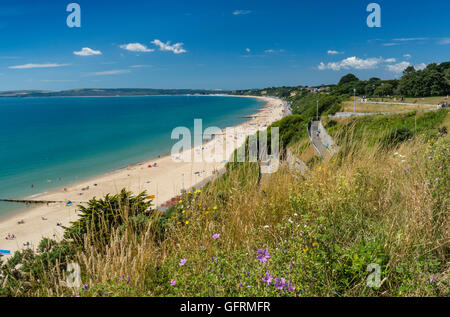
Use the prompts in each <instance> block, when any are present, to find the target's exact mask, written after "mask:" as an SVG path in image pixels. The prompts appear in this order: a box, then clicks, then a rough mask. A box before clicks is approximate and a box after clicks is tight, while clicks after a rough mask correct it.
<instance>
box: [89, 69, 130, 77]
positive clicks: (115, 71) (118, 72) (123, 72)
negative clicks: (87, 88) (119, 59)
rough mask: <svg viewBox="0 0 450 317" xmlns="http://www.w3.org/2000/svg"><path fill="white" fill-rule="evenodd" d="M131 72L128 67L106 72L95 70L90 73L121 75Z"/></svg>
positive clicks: (96, 74) (95, 74) (94, 74)
mask: <svg viewBox="0 0 450 317" xmlns="http://www.w3.org/2000/svg"><path fill="white" fill-rule="evenodd" d="M128 73H131V71H130V70H128V69H119V70H107V71H104V72H95V73H90V74H89V75H91V76H108V75H120V74H128Z"/></svg>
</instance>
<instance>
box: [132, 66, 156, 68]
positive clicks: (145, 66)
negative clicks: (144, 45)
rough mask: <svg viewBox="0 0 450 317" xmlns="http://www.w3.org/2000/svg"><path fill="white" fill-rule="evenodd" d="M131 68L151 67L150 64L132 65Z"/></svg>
mask: <svg viewBox="0 0 450 317" xmlns="http://www.w3.org/2000/svg"><path fill="white" fill-rule="evenodd" d="M130 67H131V68H149V67H153V66H152V65H132V66H130Z"/></svg>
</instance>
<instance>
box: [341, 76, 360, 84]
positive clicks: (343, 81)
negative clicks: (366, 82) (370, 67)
mask: <svg viewBox="0 0 450 317" xmlns="http://www.w3.org/2000/svg"><path fill="white" fill-rule="evenodd" d="M355 81H359V79H358V77H356V76H355V75H353V74H347V75H345V76H343V77H342V78H341V80H340V81H339V83H338V86H342V85H345V84H348V83H352V82H355Z"/></svg>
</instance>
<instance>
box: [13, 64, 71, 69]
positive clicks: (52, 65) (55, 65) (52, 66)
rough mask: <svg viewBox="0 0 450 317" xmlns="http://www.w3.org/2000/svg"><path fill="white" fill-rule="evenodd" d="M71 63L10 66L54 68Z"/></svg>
mask: <svg viewBox="0 0 450 317" xmlns="http://www.w3.org/2000/svg"><path fill="white" fill-rule="evenodd" d="M69 65H70V64H25V65H17V66H9V68H10V69H32V68H54V67H64V66H69Z"/></svg>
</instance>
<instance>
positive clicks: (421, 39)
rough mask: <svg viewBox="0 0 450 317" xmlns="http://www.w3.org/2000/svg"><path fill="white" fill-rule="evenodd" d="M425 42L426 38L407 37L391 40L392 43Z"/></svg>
mask: <svg viewBox="0 0 450 317" xmlns="http://www.w3.org/2000/svg"><path fill="white" fill-rule="evenodd" d="M426 40H428V38H427V37H408V38H399V39H393V41H396V42H411V41H426Z"/></svg>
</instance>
